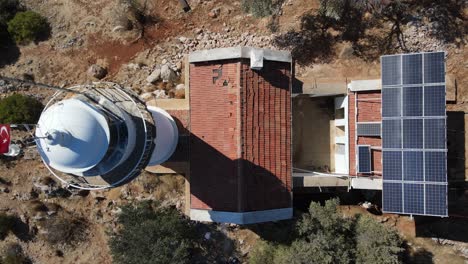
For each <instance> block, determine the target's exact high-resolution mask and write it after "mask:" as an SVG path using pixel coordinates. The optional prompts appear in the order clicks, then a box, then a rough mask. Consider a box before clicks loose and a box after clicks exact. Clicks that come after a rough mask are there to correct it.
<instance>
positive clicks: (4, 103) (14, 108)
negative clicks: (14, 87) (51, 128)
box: [0, 94, 43, 124]
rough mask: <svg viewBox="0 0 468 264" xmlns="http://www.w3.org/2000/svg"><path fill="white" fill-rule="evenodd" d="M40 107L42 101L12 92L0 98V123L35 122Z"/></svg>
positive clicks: (41, 106) (40, 109) (39, 112)
mask: <svg viewBox="0 0 468 264" xmlns="http://www.w3.org/2000/svg"><path fill="white" fill-rule="evenodd" d="M42 109H43V105H42V103H41V102H39V101H37V100H36V99H34V98H32V97H29V96H24V95H21V94H14V95H11V96H8V97H6V98H4V99H2V100H0V123H3V124H5V123H7V124H8V123H10V124H35V123H37V121H38V119H39V116H40V115H41V112H42Z"/></svg>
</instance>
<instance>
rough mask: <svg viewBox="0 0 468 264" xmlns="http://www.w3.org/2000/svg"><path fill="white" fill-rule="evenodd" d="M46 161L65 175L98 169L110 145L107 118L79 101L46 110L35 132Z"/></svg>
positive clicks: (62, 102) (74, 100)
mask: <svg viewBox="0 0 468 264" xmlns="http://www.w3.org/2000/svg"><path fill="white" fill-rule="evenodd" d="M36 137H38V140H37V143H38V146H39V148H38V149H39V153H40V155H41V157H42V158H43V160H44V162H45V163H46V164H47V165H49V166H51V167H52V168H54V169H57V170H59V171H62V172H65V173H73V174H76V173H81V172H84V171H87V170H89V169H91V168H93V167H94V166H96V165H97V164H98V163H99V162H100V161H101V160H102V159H103V158H104V156H105V154H106V152H107V150H108V148H109V142H110V132H109V124H108V121H107V119H106V116H105V115H104V114H103V113H102V112H101V110H99V109H97V108H96V107H95V106H93V105H91V104H89V103H87V102H84V101H81V100H79V99H67V100H63V101H60V102H59V103H56V104H54V105H52V106H50V107H49V108H47V109H46V110H45V111H44V113H43V114H42V115H41V117H40V119H39V122H38V127H37V129H36Z"/></svg>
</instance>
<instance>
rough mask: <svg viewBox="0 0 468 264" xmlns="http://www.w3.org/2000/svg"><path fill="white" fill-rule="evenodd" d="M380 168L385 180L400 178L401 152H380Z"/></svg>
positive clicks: (397, 179) (399, 179) (398, 179)
mask: <svg viewBox="0 0 468 264" xmlns="http://www.w3.org/2000/svg"><path fill="white" fill-rule="evenodd" d="M382 155H383V157H382V162H383V164H382V169H383V172H382V173H383V175H385V179H386V180H396V181H401V180H402V175H403V174H402V168H403V167H402V152H401V151H384V152H383V153H382Z"/></svg>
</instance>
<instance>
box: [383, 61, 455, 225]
mask: <svg viewBox="0 0 468 264" xmlns="http://www.w3.org/2000/svg"><path fill="white" fill-rule="evenodd" d="M381 62H382V165H383V167H382V173H383V192H382V195H383V211H384V212H394V213H395V212H396V213H405V214H420V215H434V216H436V215H439V216H446V215H447V186H446V183H447V154H446V149H447V146H446V137H447V135H446V101H445V100H446V99H445V84H444V83H445V53H444V52H433V53H418V54H404V55H394V56H384V57H382V60H381Z"/></svg>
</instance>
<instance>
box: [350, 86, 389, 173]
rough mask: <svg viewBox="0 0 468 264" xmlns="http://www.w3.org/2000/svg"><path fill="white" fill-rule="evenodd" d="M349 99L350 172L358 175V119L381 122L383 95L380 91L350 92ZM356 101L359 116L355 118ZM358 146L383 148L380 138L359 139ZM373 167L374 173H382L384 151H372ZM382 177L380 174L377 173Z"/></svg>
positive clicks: (360, 120) (359, 120)
mask: <svg viewBox="0 0 468 264" xmlns="http://www.w3.org/2000/svg"><path fill="white" fill-rule="evenodd" d="M348 98H349V111H348V112H349V118H348V122H349V166H350V168H349V172H350V174H351V175H356V144H355V140H356V138H355V129H356V117H357V120H358V122H381V120H382V113H381V100H380V98H381V93H380V91H370V92H358V93H354V92H350V93H349V94H348ZM355 99H357V100H358V101H357V116H355V103H356V101H355ZM357 143H358V145H371V146H372V147H381V146H382V139H381V138H380V137H363V136H360V137H358V139H357ZM371 158H372V165H373V168H372V169H373V170H374V171H380V172H381V171H382V151H381V150H376V149H372V150H371ZM376 175H380V173H376Z"/></svg>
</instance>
